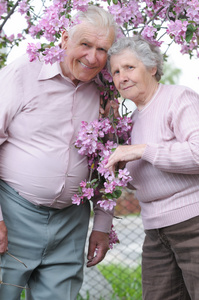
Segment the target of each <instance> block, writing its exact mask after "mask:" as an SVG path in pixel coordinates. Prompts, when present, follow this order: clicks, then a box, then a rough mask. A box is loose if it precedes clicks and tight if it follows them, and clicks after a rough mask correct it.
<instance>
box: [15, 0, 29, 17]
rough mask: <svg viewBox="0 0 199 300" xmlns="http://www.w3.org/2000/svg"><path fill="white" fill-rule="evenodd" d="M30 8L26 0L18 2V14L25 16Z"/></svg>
mask: <svg viewBox="0 0 199 300" xmlns="http://www.w3.org/2000/svg"><path fill="white" fill-rule="evenodd" d="M29 8H30V6H29V4H28V0H23V1H20V2H19V8H18V12H19V13H20V14H21V15H23V14H26V13H27V12H28V10H29Z"/></svg>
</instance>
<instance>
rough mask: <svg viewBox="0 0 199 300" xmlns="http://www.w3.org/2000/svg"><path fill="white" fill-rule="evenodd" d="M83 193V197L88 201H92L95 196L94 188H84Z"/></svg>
mask: <svg viewBox="0 0 199 300" xmlns="http://www.w3.org/2000/svg"><path fill="white" fill-rule="evenodd" d="M82 192H83V197H85V198H87V199H88V200H90V199H91V198H92V197H93V196H94V190H93V188H86V187H84V188H83V189H82Z"/></svg>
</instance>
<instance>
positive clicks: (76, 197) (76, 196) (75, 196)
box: [71, 194, 83, 205]
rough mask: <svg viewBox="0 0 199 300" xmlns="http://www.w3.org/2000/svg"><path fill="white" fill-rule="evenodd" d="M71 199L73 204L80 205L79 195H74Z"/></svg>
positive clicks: (80, 198)
mask: <svg viewBox="0 0 199 300" xmlns="http://www.w3.org/2000/svg"><path fill="white" fill-rule="evenodd" d="M71 199H72V203H73V204H76V205H80V204H81V201H82V199H83V197H80V196H79V195H77V194H75V195H74V196H73V197H72V198H71Z"/></svg>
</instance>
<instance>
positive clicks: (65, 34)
mask: <svg viewBox="0 0 199 300" xmlns="http://www.w3.org/2000/svg"><path fill="white" fill-rule="evenodd" d="M67 43H68V31H66V30H64V31H63V32H62V37H61V48H62V49H67Z"/></svg>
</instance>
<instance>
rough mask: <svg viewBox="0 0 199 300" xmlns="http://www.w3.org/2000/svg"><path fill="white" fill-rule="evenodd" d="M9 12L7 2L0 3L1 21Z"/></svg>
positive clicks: (2, 0)
mask: <svg viewBox="0 0 199 300" xmlns="http://www.w3.org/2000/svg"><path fill="white" fill-rule="evenodd" d="M6 12H7V1H4V0H1V1H0V19H1V16H2V15H3V14H4V13H6Z"/></svg>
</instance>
